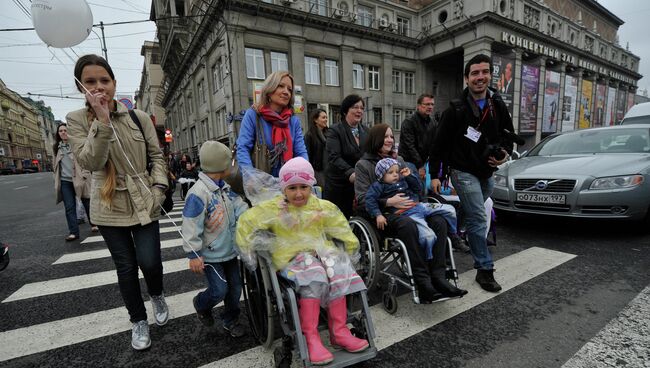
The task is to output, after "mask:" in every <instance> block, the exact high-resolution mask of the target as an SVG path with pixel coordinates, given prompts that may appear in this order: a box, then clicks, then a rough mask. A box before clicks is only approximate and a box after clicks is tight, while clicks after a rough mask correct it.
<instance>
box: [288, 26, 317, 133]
mask: <svg viewBox="0 0 650 368" xmlns="http://www.w3.org/2000/svg"><path fill="white" fill-rule="evenodd" d="M289 55H290V58H291V64H290V65H291V75H293V84H294V86H300V87H301V88H302V91H301V95H302V97H303V100H302V102H303V104H304V103H305V101H306V100H305V39H304V38H302V37H296V36H289ZM319 64H320V62H319ZM295 92H296V91H295V87H294V93H295ZM296 115H298V116H299V117H300V121H301V123H302V124H301V125H302V129H303V130H305V129H306V128H307V120H308V118H307V106H305V109H304V111H303V112H302V113H299V114H296Z"/></svg>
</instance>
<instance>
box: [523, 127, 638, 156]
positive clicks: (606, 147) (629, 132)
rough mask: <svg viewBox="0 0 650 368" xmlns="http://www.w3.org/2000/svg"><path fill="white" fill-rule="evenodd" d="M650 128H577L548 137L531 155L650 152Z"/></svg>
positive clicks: (529, 154)
mask: <svg viewBox="0 0 650 368" xmlns="http://www.w3.org/2000/svg"><path fill="white" fill-rule="evenodd" d="M649 136H650V129H648V128H645V127H644V128H632V127H630V128H629V129H601V130H584V131H575V132H570V133H565V134H558V135H554V136H551V137H549V138H547V139H546V140H544V141H542V142H541V143H540V144H538V145H537V146H535V147H534V148H533V149H532V150H531V151H530V153H528V156H554V155H572V154H594V153H644V152H645V153H648V152H650V140H649Z"/></svg>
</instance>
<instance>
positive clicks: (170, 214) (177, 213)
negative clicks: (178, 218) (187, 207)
mask: <svg viewBox="0 0 650 368" xmlns="http://www.w3.org/2000/svg"><path fill="white" fill-rule="evenodd" d="M167 214H168V215H169V216H172V215H182V214H183V211H172V212H167Z"/></svg>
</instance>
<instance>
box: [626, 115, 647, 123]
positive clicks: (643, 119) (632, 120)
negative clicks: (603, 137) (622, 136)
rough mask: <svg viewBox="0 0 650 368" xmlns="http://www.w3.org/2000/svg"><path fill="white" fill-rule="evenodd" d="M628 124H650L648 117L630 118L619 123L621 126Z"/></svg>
mask: <svg viewBox="0 0 650 368" xmlns="http://www.w3.org/2000/svg"><path fill="white" fill-rule="evenodd" d="M629 124H650V115H643V116H632V117H629V118H625V119H623V121H621V125H629Z"/></svg>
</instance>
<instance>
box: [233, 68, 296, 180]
mask: <svg viewBox="0 0 650 368" xmlns="http://www.w3.org/2000/svg"><path fill="white" fill-rule="evenodd" d="M293 103H294V94H293V77H292V76H291V74H289V72H286V71H277V72H273V73H271V74H270V75H269V76H268V77H267V78H266V80H265V81H264V85H263V86H262V93H261V97H260V101H259V102H257V103H255V104H254V105H253V106H252V107H250V108H249V109H248V110H247V111H246V114H245V115H244V118H243V119H242V122H241V127H240V129H239V136H238V138H237V161H238V163H239V166H240V167H241V168H246V167H249V168H250V167H253V166H255V167H257V168H261V167H268V168H270V172H269V173H270V174H271V175H273V176H275V177H277V176H278V173H279V172H280V167H282V165H283V164H284V163H285V162H287V161H289V160H290V159H292V158H294V157H302V158H304V159H306V160H308V157H307V149H306V148H305V140H304V137H303V134H302V128H301V127H300V119H299V118H298V117H297V116H295V115H294V114H293ZM260 134H261V135H260ZM256 138H257V139H258V140H262V138H263V143H264V144H263V145H264V146H266V148H267V149H266V152H263V153H264V155H263V159H265V160H268V163H266V162H265V163H263V164H262V163H260V162H255V163H254V162H253V159H252V157H251V155H252V154H253V148H255V143H256ZM258 147H259V145H258Z"/></svg>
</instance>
